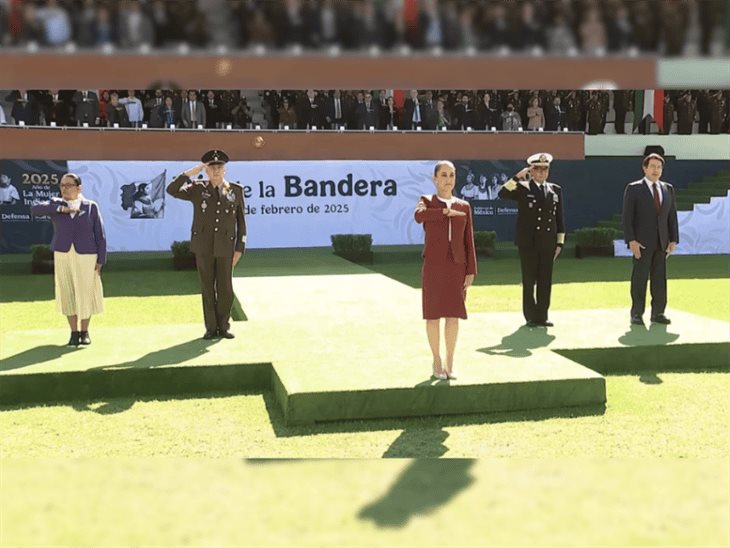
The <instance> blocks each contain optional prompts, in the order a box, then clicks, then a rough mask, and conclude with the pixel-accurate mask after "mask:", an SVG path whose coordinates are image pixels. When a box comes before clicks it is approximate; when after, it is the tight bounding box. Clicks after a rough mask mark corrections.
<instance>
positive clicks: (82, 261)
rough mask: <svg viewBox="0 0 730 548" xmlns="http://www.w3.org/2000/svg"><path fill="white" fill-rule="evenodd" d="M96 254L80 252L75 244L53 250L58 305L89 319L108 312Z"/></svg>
mask: <svg viewBox="0 0 730 548" xmlns="http://www.w3.org/2000/svg"><path fill="white" fill-rule="evenodd" d="M96 257H97V256H96V254H95V253H94V254H90V253H83V254H82V253H76V249H75V248H74V246H73V244H71V249H69V250H68V251H67V252H65V253H64V252H61V251H55V252H54V253H53V268H54V271H55V279H56V308H57V309H58V311H59V312H60V313H61V314H63V315H64V316H78V317H79V319H81V320H85V319H86V318H90V317H91V316H92V315H93V314H101V313H102V312H104V290H103V289H102V287H101V276H99V274H97V273H96Z"/></svg>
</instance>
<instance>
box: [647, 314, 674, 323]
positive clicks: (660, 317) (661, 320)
mask: <svg viewBox="0 0 730 548" xmlns="http://www.w3.org/2000/svg"><path fill="white" fill-rule="evenodd" d="M651 321H652V322H654V323H663V324H664V325H669V324H670V323H672V320H670V319H669V318H667V317H666V316H665V315H664V314H659V315H657V316H653V317H652V318H651Z"/></svg>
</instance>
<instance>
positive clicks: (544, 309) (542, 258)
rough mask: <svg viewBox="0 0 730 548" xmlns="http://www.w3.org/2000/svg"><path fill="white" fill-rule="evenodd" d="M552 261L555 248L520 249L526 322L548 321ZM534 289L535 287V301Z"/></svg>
mask: <svg viewBox="0 0 730 548" xmlns="http://www.w3.org/2000/svg"><path fill="white" fill-rule="evenodd" d="M554 259H555V246H539V247H535V248H528V247H520V264H521V265H522V313H523V314H524V315H525V320H527V321H528V322H538V323H539V322H544V321H547V319H548V308H550V293H551V291H552V286H553V261H554ZM535 287H537V299H536V298H535Z"/></svg>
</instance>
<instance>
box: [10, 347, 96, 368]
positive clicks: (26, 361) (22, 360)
mask: <svg viewBox="0 0 730 548" xmlns="http://www.w3.org/2000/svg"><path fill="white" fill-rule="evenodd" d="M78 350H82V349H80V348H76V347H69V346H54V345H51V344H47V345H43V346H36V347H35V348H29V349H28V350H23V351H22V352H20V353H18V354H15V355H14V356H10V357H8V358H5V359H3V360H2V361H0V371H12V370H13V369H21V368H23V367H27V366H29V365H35V364H38V363H45V362H50V361H52V360H56V359H58V358H60V357H61V356H63V355H64V354H68V353H69V352H76V351H78Z"/></svg>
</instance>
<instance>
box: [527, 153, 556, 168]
mask: <svg viewBox="0 0 730 548" xmlns="http://www.w3.org/2000/svg"><path fill="white" fill-rule="evenodd" d="M552 161H553V155H552V154H548V153H547V152H538V153H536V154H533V155H532V156H530V157H529V158H528V159H527V163H528V164H529V165H531V166H543V167H550V162H552Z"/></svg>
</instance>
